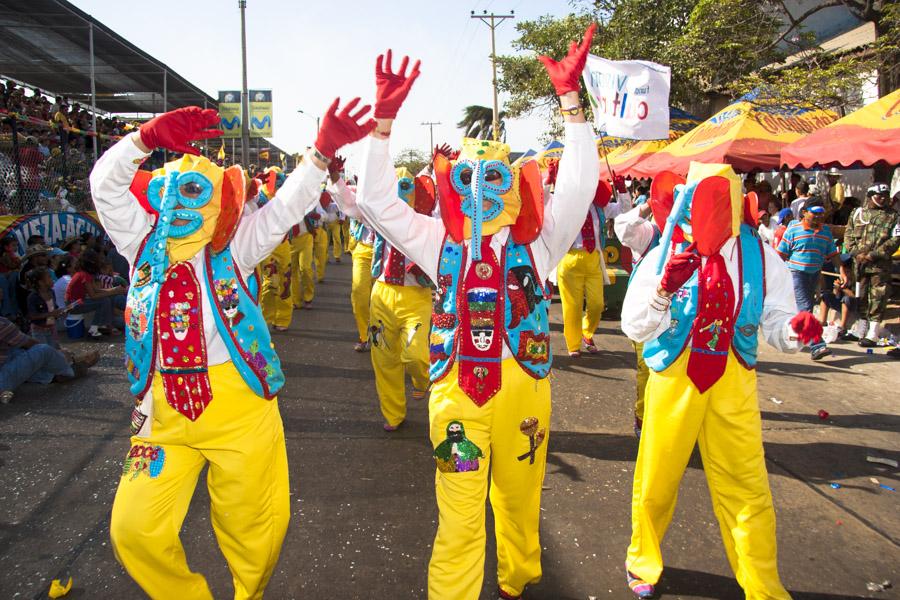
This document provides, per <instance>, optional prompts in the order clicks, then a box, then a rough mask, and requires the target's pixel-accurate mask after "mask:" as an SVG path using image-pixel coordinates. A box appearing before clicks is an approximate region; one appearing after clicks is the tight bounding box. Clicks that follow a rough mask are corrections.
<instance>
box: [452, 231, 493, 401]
mask: <svg viewBox="0 0 900 600" xmlns="http://www.w3.org/2000/svg"><path fill="white" fill-rule="evenodd" d="M502 281H503V276H502V273H500V264H499V262H497V257H496V256H495V255H494V251H493V250H492V249H491V236H487V237H485V238H483V239H482V240H481V260H480V261H474V260H473V261H472V264H471V265H470V266H469V271H468V272H467V273H466V277H465V280H464V282H463V287H462V293H463V302H461V303H460V307H459V324H460V326H459V332H458V333H457V335H458V336H459V346H458V356H457V368H458V370H459V373H458V377H457V381H458V382H459V387H460V388H461V389H462V391H464V392H465V393H466V395H467V396H469V398H471V399H472V401H473V402H474V403H475V404H477V405H478V406H483V405H484V404H485V403H486V402H487V401H488V400H490V399H491V398H492V397H493V396H494V394H496V393H497V392H498V391H499V390H500V374H501V368H502V365H501V364H500V359H501V356H502V355H503V329H502V328H503V310H504V309H503V298H502V295H501V290H500V285H501V283H502Z"/></svg>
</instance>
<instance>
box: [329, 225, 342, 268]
mask: <svg viewBox="0 0 900 600" xmlns="http://www.w3.org/2000/svg"><path fill="white" fill-rule="evenodd" d="M328 238H329V239H328V243H329V244H331V256H332V257H333V258H335V259H336V260H340V258H341V254H342V253H343V249H344V245H343V242H341V223H340V221H334V222H333V223H329V224H328Z"/></svg>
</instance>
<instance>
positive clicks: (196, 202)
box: [147, 171, 214, 238]
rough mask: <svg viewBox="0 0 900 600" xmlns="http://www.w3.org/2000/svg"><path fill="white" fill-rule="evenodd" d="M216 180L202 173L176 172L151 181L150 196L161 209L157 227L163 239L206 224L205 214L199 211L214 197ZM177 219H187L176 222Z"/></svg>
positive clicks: (179, 235)
mask: <svg viewBox="0 0 900 600" xmlns="http://www.w3.org/2000/svg"><path fill="white" fill-rule="evenodd" d="M213 191H214V189H213V183H212V182H211V181H210V180H209V179H208V178H207V177H206V176H205V175H203V174H202V173H197V172H196V171H188V172H186V173H179V172H178V171H173V172H172V173H168V174H167V175H160V176H158V177H154V178H153V179H151V180H150V185H149V187H148V188H147V199H148V200H149V202H150V206H152V207H153V208H154V209H156V210H157V212H159V221H158V224H157V226H158V227H159V228H160V232H159V233H160V234H161V236H162V237H163V238H170V237H171V238H183V237H187V236H189V235H191V234H192V233H195V232H196V231H198V230H199V229H200V228H201V227H202V226H203V215H201V214H200V213H199V212H197V210H198V209H200V208H203V207H204V206H206V205H207V204H209V201H210V200H211V199H212V195H213ZM175 221H185V223H181V224H178V225H175V224H174V222H175Z"/></svg>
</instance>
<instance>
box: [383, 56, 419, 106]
mask: <svg viewBox="0 0 900 600" xmlns="http://www.w3.org/2000/svg"><path fill="white" fill-rule="evenodd" d="M382 61H383V62H384V68H382ZM420 64H421V61H418V60H417V61H416V64H414V65H413V68H412V71H411V72H410V74H409V75H408V76H407V75H406V67H407V65H409V57H408V56H404V57H403V60H402V61H401V62H400V70H399V71H398V72H397V73H394V72H393V71H392V70H391V51H390V50H388V51H387V57H385V56H384V55H381V54H379V55H378V60H376V61H375V118H376V119H395V118H396V117H397V112H399V110H400V106H401V105H402V104H403V101H404V100H406V95H407V94H409V90H410V88H411V87H412V84H413V82H415V80H416V78H417V77H418V76H419V65H420Z"/></svg>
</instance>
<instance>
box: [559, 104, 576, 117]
mask: <svg viewBox="0 0 900 600" xmlns="http://www.w3.org/2000/svg"><path fill="white" fill-rule="evenodd" d="M559 112H560V113H562V114H563V115H569V116H570V117H574V116H575V115H577V114H578V113H580V112H581V107H580V106H570V107H568V108H560V109H559Z"/></svg>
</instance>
